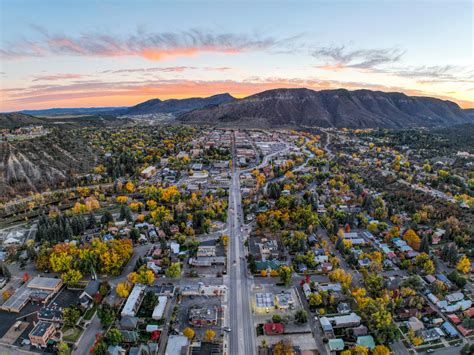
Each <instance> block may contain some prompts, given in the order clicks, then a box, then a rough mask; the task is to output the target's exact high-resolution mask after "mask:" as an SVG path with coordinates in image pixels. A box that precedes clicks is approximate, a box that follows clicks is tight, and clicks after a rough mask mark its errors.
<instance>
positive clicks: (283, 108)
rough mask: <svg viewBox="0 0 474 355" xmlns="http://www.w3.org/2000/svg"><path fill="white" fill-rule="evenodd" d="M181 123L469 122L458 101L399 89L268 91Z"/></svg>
mask: <svg viewBox="0 0 474 355" xmlns="http://www.w3.org/2000/svg"><path fill="white" fill-rule="evenodd" d="M178 120H179V121H180V122H182V123H191V124H195V123H204V124H213V125H223V126H229V125H238V126H248V125H250V126H252V127H286V126H289V127H302V126H321V127H337V128H343V127H346V128H377V127H380V128H407V127H421V126H426V127H435V126H447V125H454V124H462V123H471V122H473V120H472V119H471V118H470V117H469V116H468V115H467V113H465V112H464V111H463V110H462V109H461V108H460V107H459V106H458V105H457V104H456V103H454V102H452V101H447V100H441V99H437V98H433V97H423V96H408V95H406V94H404V93H398V92H382V91H371V90H354V91H349V90H346V89H334V90H321V91H315V90H311V89H306V88H298V89H286V88H283V89H272V90H267V91H263V92H260V93H257V94H255V95H251V96H248V97H246V98H243V99H238V100H234V101H232V102H228V103H223V104H220V105H217V106H212V107H205V108H201V109H196V110H193V111H190V112H188V113H184V114H182V115H180V116H179V117H178Z"/></svg>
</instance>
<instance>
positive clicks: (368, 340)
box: [356, 335, 375, 350]
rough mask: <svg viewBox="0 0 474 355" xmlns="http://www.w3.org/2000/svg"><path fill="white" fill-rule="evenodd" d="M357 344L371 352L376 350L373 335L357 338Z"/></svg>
mask: <svg viewBox="0 0 474 355" xmlns="http://www.w3.org/2000/svg"><path fill="white" fill-rule="evenodd" d="M356 344H357V345H361V346H364V347H366V348H368V349H369V350H374V348H375V342H374V338H373V337H372V336H371V335H363V336H360V337H357V341H356Z"/></svg>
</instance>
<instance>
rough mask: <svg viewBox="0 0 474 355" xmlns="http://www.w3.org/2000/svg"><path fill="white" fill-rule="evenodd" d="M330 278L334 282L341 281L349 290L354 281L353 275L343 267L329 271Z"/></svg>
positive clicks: (344, 287)
mask: <svg viewBox="0 0 474 355" xmlns="http://www.w3.org/2000/svg"><path fill="white" fill-rule="evenodd" d="M329 279H330V280H331V281H333V282H340V283H341V286H342V288H343V289H345V290H348V289H349V286H350V285H351V282H352V275H351V274H350V273H349V272H346V271H344V270H343V269H336V270H334V271H331V272H330V273H329Z"/></svg>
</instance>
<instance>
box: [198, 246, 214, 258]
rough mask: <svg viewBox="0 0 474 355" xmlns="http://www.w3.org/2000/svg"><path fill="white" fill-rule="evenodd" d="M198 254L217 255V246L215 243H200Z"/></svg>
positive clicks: (200, 255)
mask: <svg viewBox="0 0 474 355" xmlns="http://www.w3.org/2000/svg"><path fill="white" fill-rule="evenodd" d="M196 255H197V257H203V256H216V247H215V246H214V245H200V246H199V247H198V250H197V254H196Z"/></svg>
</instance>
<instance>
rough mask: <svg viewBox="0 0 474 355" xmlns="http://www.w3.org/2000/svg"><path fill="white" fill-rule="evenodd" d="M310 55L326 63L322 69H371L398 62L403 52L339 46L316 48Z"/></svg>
mask: <svg viewBox="0 0 474 355" xmlns="http://www.w3.org/2000/svg"><path fill="white" fill-rule="evenodd" d="M311 54H312V56H313V57H315V58H318V59H323V60H326V61H327V63H326V65H324V66H322V68H324V69H344V68H354V69H373V68H376V67H378V66H380V65H384V64H393V63H396V62H398V61H400V59H401V58H402V56H403V55H404V54H405V52H404V51H403V50H401V49H399V48H382V49H357V50H351V49H349V48H348V47H346V46H339V47H322V48H318V49H316V50H314V51H313V52H312V53H311Z"/></svg>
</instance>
